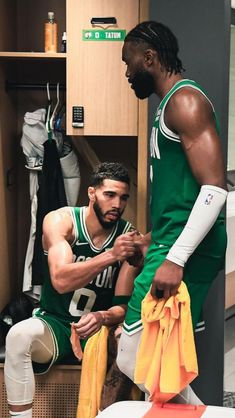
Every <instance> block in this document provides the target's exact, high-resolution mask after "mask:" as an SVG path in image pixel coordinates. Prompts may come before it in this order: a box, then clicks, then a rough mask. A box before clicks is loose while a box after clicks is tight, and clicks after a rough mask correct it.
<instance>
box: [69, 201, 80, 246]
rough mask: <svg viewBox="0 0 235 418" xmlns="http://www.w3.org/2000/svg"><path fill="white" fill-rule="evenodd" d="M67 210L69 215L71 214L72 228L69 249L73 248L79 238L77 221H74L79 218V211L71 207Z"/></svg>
mask: <svg viewBox="0 0 235 418" xmlns="http://www.w3.org/2000/svg"><path fill="white" fill-rule="evenodd" d="M69 210H70V214H71V218H72V222H73V228H74V239H73V241H72V243H71V244H70V245H71V247H73V246H74V245H75V244H76V242H77V241H78V238H79V232H78V226H77V221H76V218H77V216H79V211H78V208H73V207H70V208H69Z"/></svg>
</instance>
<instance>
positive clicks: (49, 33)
mask: <svg viewBox="0 0 235 418" xmlns="http://www.w3.org/2000/svg"><path fill="white" fill-rule="evenodd" d="M45 52H57V22H56V21H55V17H54V12H48V20H47V21H46V22H45Z"/></svg>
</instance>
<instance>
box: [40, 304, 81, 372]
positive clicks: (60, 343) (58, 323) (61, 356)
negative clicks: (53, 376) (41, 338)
mask: <svg viewBox="0 0 235 418" xmlns="http://www.w3.org/2000/svg"><path fill="white" fill-rule="evenodd" d="M34 316H35V317H36V318H39V319H41V321H43V322H44V323H45V324H46V326H47V327H48V328H49V330H50V333H51V335H52V338H53V341H54V355H53V358H52V360H51V361H50V362H49V363H45V364H41V363H36V362H33V370H34V373H36V374H43V373H46V372H47V371H48V370H49V369H50V367H51V366H52V365H53V364H60V363H65V364H66V363H68V364H70V363H72V364H76V363H77V364H79V361H78V359H77V358H76V357H75V355H74V353H73V350H72V346H71V342H70V336H71V325H70V321H66V320H62V319H58V318H55V317H54V316H53V315H50V314H49V313H46V312H45V311H42V310H41V309H40V308H39V309H36V311H35V312H34ZM85 343H86V340H81V345H82V348H83V349H84V346H85Z"/></svg>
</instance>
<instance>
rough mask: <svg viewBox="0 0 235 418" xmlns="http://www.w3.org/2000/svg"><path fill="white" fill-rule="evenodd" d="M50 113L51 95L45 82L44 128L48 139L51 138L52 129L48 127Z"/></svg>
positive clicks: (48, 85)
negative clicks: (45, 106) (45, 107)
mask: <svg viewBox="0 0 235 418" xmlns="http://www.w3.org/2000/svg"><path fill="white" fill-rule="evenodd" d="M50 114H51V96H50V84H49V82H47V109H46V122H45V124H46V130H47V138H48V140H52V131H51V127H50Z"/></svg>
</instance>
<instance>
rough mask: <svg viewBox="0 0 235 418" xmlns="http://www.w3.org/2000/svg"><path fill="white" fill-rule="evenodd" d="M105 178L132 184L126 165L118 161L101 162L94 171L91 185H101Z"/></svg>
mask: <svg viewBox="0 0 235 418" xmlns="http://www.w3.org/2000/svg"><path fill="white" fill-rule="evenodd" d="M105 179H109V180H116V181H122V182H123V183H127V184H128V186H130V177H129V174H128V171H127V169H126V167H125V166H124V165H123V164H122V163H118V162H107V161H106V162H104V163H100V164H99V165H98V166H97V167H96V168H95V169H94V170H93V172H92V174H91V178H90V183H89V184H90V186H93V187H97V186H100V185H101V184H102V183H103V181H104V180H105Z"/></svg>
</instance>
